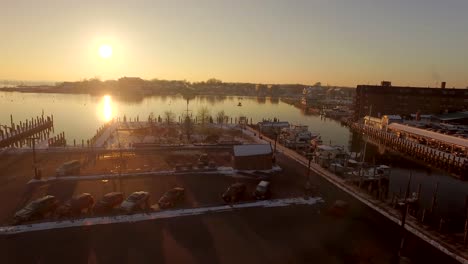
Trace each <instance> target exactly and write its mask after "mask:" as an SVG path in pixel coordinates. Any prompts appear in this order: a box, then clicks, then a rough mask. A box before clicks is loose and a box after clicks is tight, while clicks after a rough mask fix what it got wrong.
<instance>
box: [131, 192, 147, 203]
mask: <svg viewBox="0 0 468 264" xmlns="http://www.w3.org/2000/svg"><path fill="white" fill-rule="evenodd" d="M144 196H145V194H144V193H133V194H132V195H130V196H129V197H128V198H127V201H129V202H136V201H139V200H141V198H143V197H144Z"/></svg>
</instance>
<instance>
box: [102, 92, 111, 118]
mask: <svg viewBox="0 0 468 264" xmlns="http://www.w3.org/2000/svg"><path fill="white" fill-rule="evenodd" d="M112 105H113V104H112V98H111V97H110V95H105V96H104V97H103V98H102V101H101V111H100V115H101V119H102V120H104V121H105V122H109V121H111V120H112V117H113V114H114V113H113V112H114V111H113V109H112V108H113V106H112Z"/></svg>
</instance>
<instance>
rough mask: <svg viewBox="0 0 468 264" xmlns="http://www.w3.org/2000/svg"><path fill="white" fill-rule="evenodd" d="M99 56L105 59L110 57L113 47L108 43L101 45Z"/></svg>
mask: <svg viewBox="0 0 468 264" xmlns="http://www.w3.org/2000/svg"><path fill="white" fill-rule="evenodd" d="M99 56H101V58H103V59H107V58H110V57H111V56H112V47H111V46H110V45H107V44H103V45H101V46H99Z"/></svg>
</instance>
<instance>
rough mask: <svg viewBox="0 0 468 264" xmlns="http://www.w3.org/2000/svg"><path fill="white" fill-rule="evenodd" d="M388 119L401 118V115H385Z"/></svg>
mask: <svg viewBox="0 0 468 264" xmlns="http://www.w3.org/2000/svg"><path fill="white" fill-rule="evenodd" d="M385 116H386V117H387V118H388V119H398V120H401V116H399V115H385Z"/></svg>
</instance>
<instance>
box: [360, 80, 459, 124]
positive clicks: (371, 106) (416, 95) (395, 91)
mask: <svg viewBox="0 0 468 264" xmlns="http://www.w3.org/2000/svg"><path fill="white" fill-rule="evenodd" d="M467 107H468V89H446V88H445V82H442V85H441V88H420V87H403V86H392V85H391V83H390V82H385V81H384V82H382V84H381V85H380V86H379V85H358V86H357V88H356V97H355V101H354V115H355V116H354V117H355V118H356V119H359V118H362V117H364V116H366V115H369V114H370V115H371V116H375V117H381V116H383V115H400V116H402V117H409V116H410V115H411V114H416V113H417V112H420V114H423V115H426V114H443V113H451V112H457V111H466V110H468V109H466V108H467Z"/></svg>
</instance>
